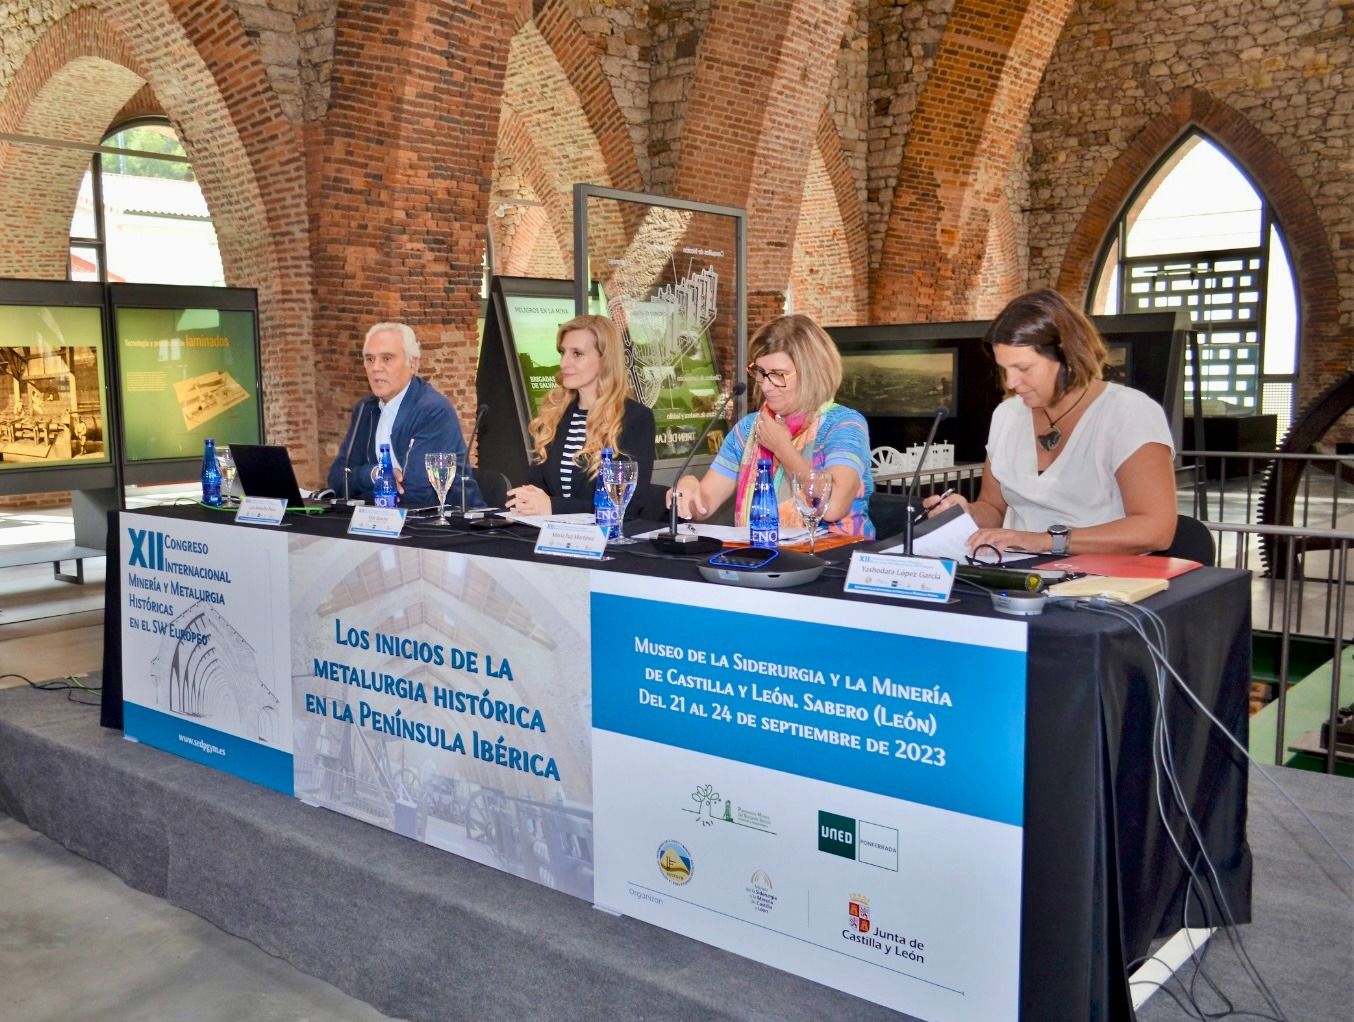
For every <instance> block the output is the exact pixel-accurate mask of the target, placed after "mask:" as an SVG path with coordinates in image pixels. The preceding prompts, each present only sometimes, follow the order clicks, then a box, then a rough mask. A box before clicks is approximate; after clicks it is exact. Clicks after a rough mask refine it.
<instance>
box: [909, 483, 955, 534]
mask: <svg viewBox="0 0 1354 1022" xmlns="http://www.w3.org/2000/svg"><path fill="white" fill-rule="evenodd" d="M952 493H954V490H953V488H951V489H948V490H946V491H945V492H944V493H942V494H941V495H940V496H939V497H938V498H937V499H936V502H935V503H934V504H932V505H931V507H930V508H922V509H921V510H920V511H918V512H917V513H916V514H914V515H913V516H912V524H913V525H920V524H921V523H922V522H924V521H926V519H927V517H929V516H930V514H931V508H935V507H939V506H940V502H941V501H942V500H944V499H945V498H946V497H948V496H950V495H951V494H952Z"/></svg>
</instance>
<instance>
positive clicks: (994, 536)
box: [947, 498, 1053, 554]
mask: <svg viewBox="0 0 1354 1022" xmlns="http://www.w3.org/2000/svg"><path fill="white" fill-rule="evenodd" d="M947 499H948V498H947ZM965 542H966V543H968V548H969V553H974V552H975V551H977V549H978V548H979V547H980V546H990V547H996V548H997V549H998V550H1000V551H1001V552H1002V553H1003V554H1004V553H1006V552H1007V551H1008V550H1009V551H1012V552H1020V553H1028V554H1046V553H1048V552H1049V551H1050V550H1051V549H1052V547H1053V537H1052V536H1050V535H1049V534H1048V533H1047V532H1021V531H1019V530H1017V529H979V530H978V531H977V532H975V533H974V534H973V535H972V536H970V537H969V538H968V539H967V540H965Z"/></svg>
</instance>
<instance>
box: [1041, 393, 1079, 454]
mask: <svg viewBox="0 0 1354 1022" xmlns="http://www.w3.org/2000/svg"><path fill="white" fill-rule="evenodd" d="M1090 389H1091V388H1090V387H1085V388H1083V389H1082V392H1081V397H1079V398H1077V399H1076V400H1075V401H1073V402H1072V407H1071V408H1069V409H1067V411H1065V412H1063V413H1062V414H1061V415H1059V416H1058V417H1057V418H1056V419H1055V418H1053V417H1052V416H1051V415H1049V414H1048V409H1047V408H1045V409H1044V418H1045V419H1048V432H1047V433H1040V434H1039V436H1038V440H1039V446H1040V447H1042V448H1043V449H1044V450H1046V451H1051V450H1053V448H1055V447H1057V446H1058V445H1059V444H1060V443H1062V442H1063V431H1062V430H1060V429H1059V428H1058V423H1060V422H1062V421H1063V419H1065V418H1067V417H1068V416H1069V415H1071V414H1072V412H1073V410H1074V409H1075V408H1076V407H1077V405H1079V404H1081V398H1083V397H1085V396H1086V392H1087V391H1088V390H1090Z"/></svg>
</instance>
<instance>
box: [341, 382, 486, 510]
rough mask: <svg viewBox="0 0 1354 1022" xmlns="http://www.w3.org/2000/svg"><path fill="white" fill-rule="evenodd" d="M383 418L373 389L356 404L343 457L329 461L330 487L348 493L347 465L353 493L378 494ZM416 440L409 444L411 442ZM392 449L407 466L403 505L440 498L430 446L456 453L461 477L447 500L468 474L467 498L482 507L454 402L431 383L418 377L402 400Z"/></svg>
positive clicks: (457, 495) (454, 498)
mask: <svg viewBox="0 0 1354 1022" xmlns="http://www.w3.org/2000/svg"><path fill="white" fill-rule="evenodd" d="M380 417H381V403H380V401H378V400H377V398H376V396H375V395H374V394H368V395H367V396H366V397H364V398H363V399H362V400H361V401H359V402H357V405H356V406H355V407H354V408H353V414H352V418H351V419H350V420H349V421H348V432H347V433H346V434H345V435H344V437H343V443H341V444H339V450H338V457H336V458H335V459H334V463H333V464H332V465H330V466H329V488H330V489H331V490H333V491H334V493H336V494H337V495H338V496H340V497H342V496H343V492H344V490H343V477H344V469H345V468H347V469H348V495H349V496H351V497H361V498H363V499H364V500H370V499H371V498H372V497H373V496H374V495H375V484H374V483H373V482H372V475H373V474H374V473H375V471H376V462H377V452H376V422H377V420H378V419H380ZM411 440H412V441H413V445H412V446H410V441H411ZM390 449H391V452H392V453H393V454H394V455H395V458H396V459H397V460H398V461H399V462H400V464H401V465H403V466H404V493H403V494H402V495H401V496H400V504H401V505H402V506H404V507H429V506H431V505H433V504H436V503H437V494H436V493H435V492H434V491H433V488H432V484H431V483H429V482H428V472H427V469H426V468H424V465H423V456H424V455H425V454H428V453H429V452H431V451H449V452H454V453H455V454H456V464H457V466H458V470H457V477H456V481H455V482H453V483H452V484H451V492H450V493H448V494H447V505H448V506H451V505H452V504H457V503H459V502H460V499H461V480H460V472H465V473H466V483H465V500H466V506H467V507H480V506H483V504H484V500H483V498H482V497H481V496H480V488H479V485H478V484H477V483H476V482H475V475H474V473H473V472H471V471H470V470H469V467H468V466H467V464H466V460H467V459H466V456H465V453H466V451H465V440H464V439H463V438H462V436H461V422H460V420H459V419H458V418H457V417H456V409H455V408H454V407H453V406H452V404H451V402H450V401H448V400H447V399H446V398H445V397H443V396H442V395H441V394H439V393H438V392H437V391H436V390H435V389H434V388H433V386H432V384H430V383H426V382H424V381H423V380H421V379H419V378H418V377H417V376H415V377H414V378H413V379H412V380H410V381H409V389H408V390H407V391H406V392H405V395H404V400H403V401H401V402H400V410H399V414H397V415H396V416H395V425H394V427H393V428H392V429H391V431H390Z"/></svg>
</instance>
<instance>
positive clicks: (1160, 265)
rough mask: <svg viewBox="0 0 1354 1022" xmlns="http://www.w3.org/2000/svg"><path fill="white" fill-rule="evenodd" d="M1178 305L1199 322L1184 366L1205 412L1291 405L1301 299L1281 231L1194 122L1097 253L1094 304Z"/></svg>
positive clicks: (1188, 387) (1131, 307)
mask: <svg viewBox="0 0 1354 1022" xmlns="http://www.w3.org/2000/svg"><path fill="white" fill-rule="evenodd" d="M1180 309H1183V310H1185V311H1187V312H1188V313H1189V315H1190V319H1191V321H1192V322H1193V324H1194V326H1195V328H1196V329H1197V330H1198V332H1199V342H1200V362H1201V365H1199V366H1196V365H1194V364H1193V361H1192V359H1191V360H1190V361H1189V364H1187V365H1186V367H1185V395H1186V398H1187V400H1189V401H1190V402H1191V404H1189V405H1187V406H1186V407H1187V412H1186V414H1189V411H1188V409H1190V408H1192V401H1193V397H1194V390H1195V387H1196V386H1199V387H1201V394H1202V399H1203V404H1204V414H1205V415H1256V414H1261V413H1265V414H1269V413H1273V414H1275V415H1277V416H1278V429H1279V435H1280V436H1282V435H1283V433H1284V431H1285V430H1287V428H1288V426H1289V424H1290V423H1291V420H1292V417H1293V400H1294V396H1295V390H1296V387H1295V382H1296V372H1297V364H1298V335H1297V322H1298V309H1297V295H1296V290H1295V288H1294V282H1293V274H1292V268H1291V266H1290V263H1289V260H1288V253H1287V249H1286V246H1285V244H1284V240H1283V235H1282V233H1281V231H1280V230H1279V227H1278V225H1277V224H1276V223H1275V221H1274V218H1273V215H1272V212H1271V210H1270V207H1269V204H1268V203H1267V202H1266V201H1265V198H1264V196H1263V195H1262V194H1261V193H1260V191H1259V190H1258V189H1257V188H1256V187H1255V185H1254V184H1253V183H1252V182H1251V181H1250V179H1249V178H1248V177H1247V176H1246V175H1245V174H1244V173H1243V172H1242V171H1241V170H1240V168H1238V167H1237V166H1236V164H1235V163H1233V162H1232V160H1231V159H1230V158H1229V157H1228V156H1227V154H1226V153H1225V152H1223V150H1222V149H1221V148H1219V147H1218V146H1217V145H1216V144H1215V143H1213V142H1212V141H1211V140H1209V139H1208V138H1206V137H1205V136H1204V135H1202V134H1199V133H1198V132H1194V133H1191V134H1189V135H1187V136H1186V137H1185V138H1184V139H1182V140H1181V142H1180V143H1179V144H1178V145H1177V146H1176V147H1175V148H1174V149H1173V150H1172V151H1171V152H1170V153H1168V154H1167V155H1166V157H1165V158H1164V159H1163V160H1162V161H1161V163H1160V164H1159V165H1158V167H1157V169H1156V170H1155V171H1154V172H1153V173H1152V174H1151V175H1149V177H1148V178H1147V180H1146V181H1145V182H1144V183H1143V184H1142V185H1141V186H1140V187H1139V189H1138V191H1137V193H1136V194H1135V195H1134V197H1133V199H1132V200H1131V201H1130V202H1129V204H1128V207H1127V211H1126V212H1125V213H1124V215H1123V217H1122V218H1121V219H1120V221H1119V223H1118V225H1117V228H1116V230H1115V231H1114V232H1113V233H1112V234H1111V236H1110V239H1109V242H1108V244H1107V245H1106V248H1105V251H1104V253H1103V254H1102V257H1101V270H1100V274H1099V276H1098V278H1097V282H1096V287H1095V289H1094V291H1093V293H1092V296H1091V311H1092V312H1096V313H1117V312H1162V311H1172V310H1180Z"/></svg>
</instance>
